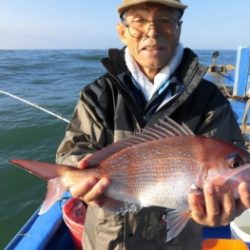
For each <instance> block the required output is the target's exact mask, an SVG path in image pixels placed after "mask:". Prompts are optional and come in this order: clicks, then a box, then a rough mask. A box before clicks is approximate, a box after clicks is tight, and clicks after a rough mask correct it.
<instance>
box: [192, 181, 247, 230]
mask: <svg viewBox="0 0 250 250" xmlns="http://www.w3.org/2000/svg"><path fill="white" fill-rule="evenodd" d="M238 192H239V194H240V198H239V199H236V200H235V199H234V197H233V189H232V187H231V186H230V184H228V183H226V184H224V185H223V186H222V187H220V188H216V187H215V186H214V185H213V184H212V183H211V184H207V185H206V186H205V188H204V195H203V194H201V193H198V194H197V193H196V192H191V193H190V194H189V196H188V202H189V206H190V209H191V217H192V218H193V220H194V221H196V222H197V223H199V224H201V225H205V226H222V225H228V224H229V223H230V221H232V220H233V219H234V218H235V217H237V216H239V215H240V214H241V213H242V212H243V211H244V210H246V209H248V208H250V186H249V184H247V183H245V182H242V183H240V185H239V187H238Z"/></svg>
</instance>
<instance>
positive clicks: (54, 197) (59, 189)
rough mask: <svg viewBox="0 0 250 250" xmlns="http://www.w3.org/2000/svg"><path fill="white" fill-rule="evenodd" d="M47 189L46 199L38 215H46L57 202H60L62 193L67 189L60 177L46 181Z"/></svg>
mask: <svg viewBox="0 0 250 250" xmlns="http://www.w3.org/2000/svg"><path fill="white" fill-rule="evenodd" d="M47 189H48V191H47V194H46V198H45V200H44V202H43V203H42V206H41V208H40V211H39V213H38V214H39V215H41V214H44V213H46V212H47V211H48V210H49V209H50V208H51V207H52V206H53V205H54V204H55V203H56V202H57V201H58V200H60V198H61V197H62V195H63V193H64V192H65V191H67V189H68V188H67V187H66V186H65V185H64V183H63V181H62V177H57V178H54V179H50V180H49V181H48V186H47Z"/></svg>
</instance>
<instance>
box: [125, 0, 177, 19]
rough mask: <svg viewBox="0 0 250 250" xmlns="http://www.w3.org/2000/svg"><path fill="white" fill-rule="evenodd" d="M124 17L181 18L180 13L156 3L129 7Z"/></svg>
mask: <svg viewBox="0 0 250 250" xmlns="http://www.w3.org/2000/svg"><path fill="white" fill-rule="evenodd" d="M125 15H126V17H128V16H145V17H147V16H151V15H155V16H157V15H159V16H161V17H167V18H168V17H171V18H180V17H181V11H180V10H178V9H176V8H173V7H169V6H165V5H162V4H156V3H144V4H138V5H135V6H133V7H130V8H129V9H128V10H127V11H126V12H125Z"/></svg>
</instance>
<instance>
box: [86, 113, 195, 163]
mask: <svg viewBox="0 0 250 250" xmlns="http://www.w3.org/2000/svg"><path fill="white" fill-rule="evenodd" d="M175 136H194V133H193V132H192V131H191V130H190V129H189V128H188V127H187V126H186V125H185V124H184V123H183V124H182V125H179V124H178V123H177V122H175V121H174V120H172V119H171V118H169V117H165V119H164V120H159V121H158V122H157V123H156V124H154V125H153V127H150V128H145V129H144V130H143V131H142V132H141V133H137V134H136V135H135V136H132V137H131V138H129V139H127V140H124V141H120V142H116V143H113V144H111V145H109V146H107V147H105V148H103V149H101V150H99V151H97V152H96V153H94V154H93V155H92V156H90V157H88V158H87V159H86V165H87V166H88V167H94V166H96V165H97V164H99V163H100V162H102V161H103V160H105V159H106V158H108V157H109V156H111V155H112V154H114V153H116V152H119V151H121V150H123V149H125V148H127V147H130V146H133V145H137V144H141V143H146V142H149V141H154V140H159V139H163V138H166V137H175Z"/></svg>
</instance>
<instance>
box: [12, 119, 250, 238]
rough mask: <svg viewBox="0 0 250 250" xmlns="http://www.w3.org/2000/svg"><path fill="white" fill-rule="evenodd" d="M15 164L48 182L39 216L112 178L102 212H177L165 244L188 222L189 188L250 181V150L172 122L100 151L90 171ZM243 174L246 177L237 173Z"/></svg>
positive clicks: (171, 218)
mask: <svg viewBox="0 0 250 250" xmlns="http://www.w3.org/2000/svg"><path fill="white" fill-rule="evenodd" d="M11 162H12V163H14V164H17V165H19V166H21V167H22V168H24V169H26V170H28V171H29V172H31V173H33V174H35V175H38V176H40V177H42V178H44V179H47V180H48V193H47V196H46V199H45V201H44V203H43V205H42V208H41V210H40V214H42V213H44V212H46V211H47V210H48V209H49V208H50V207H51V206H52V205H53V204H54V202H55V201H56V200H58V199H60V197H61V195H62V193H63V192H64V191H66V190H68V189H69V188H70V187H71V186H72V185H74V184H75V183H77V182H80V181H81V180H82V179H84V178H86V177H88V176H90V175H95V176H96V177H97V178H100V177H102V176H108V177H109V178H110V179H111V181H112V183H111V185H110V186H109V188H108V189H107V191H106V192H105V194H104V196H105V197H106V198H107V199H106V203H105V204H104V208H107V209H111V210H113V211H114V212H126V211H130V210H134V209H135V208H136V209H140V208H142V207H149V206H160V207H166V208H171V209H174V211H173V212H168V213H167V227H168V229H169V230H168V234H167V241H168V240H170V239H172V238H173V237H176V236H177V235H178V234H179V233H180V232H181V230H182V229H183V227H184V226H185V224H186V223H187V221H188V220H189V217H190V213H189V207H188V202H187V197H188V192H189V190H190V187H191V186H195V187H197V188H198V189H200V190H202V188H203V186H204V184H205V183H207V182H211V181H214V183H217V185H221V184H223V183H224V182H226V181H228V180H233V183H234V185H235V190H236V189H237V185H238V184H239V182H240V181H242V180H245V181H248V182H250V164H249V162H250V155H249V153H248V152H247V151H245V150H244V149H241V148H239V147H237V146H235V145H233V144H230V143H227V142H224V141H222V140H219V139H215V138H208V137H202V136H195V135H194V134H193V133H192V132H191V131H190V129H189V128H188V127H187V126H186V125H184V124H183V125H178V124H177V123H176V122H174V121H173V120H171V119H170V118H166V119H165V121H159V122H158V123H157V124H156V125H154V127H152V128H147V129H145V130H144V131H143V132H142V133H141V134H138V135H136V136H134V137H132V138H131V139H128V140H125V141H122V142H118V143H114V144H112V145H110V146H107V147H106V148H104V149H102V150H100V151H97V152H96V153H94V154H93V155H92V156H91V157H89V158H87V159H86V161H85V164H86V165H87V166H88V167H89V168H88V169H84V170H80V169H77V168H73V167H71V166H61V165H57V164H49V163H42V162H36V161H27V160H12V161H11ZM242 171H244V175H239V173H242ZM239 176H240V177H239ZM233 177H234V178H233ZM235 195H237V192H235ZM111 201H112V202H111ZM180 225H181V226H180Z"/></svg>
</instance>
